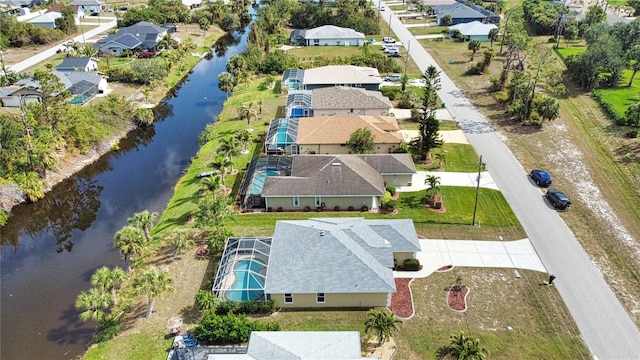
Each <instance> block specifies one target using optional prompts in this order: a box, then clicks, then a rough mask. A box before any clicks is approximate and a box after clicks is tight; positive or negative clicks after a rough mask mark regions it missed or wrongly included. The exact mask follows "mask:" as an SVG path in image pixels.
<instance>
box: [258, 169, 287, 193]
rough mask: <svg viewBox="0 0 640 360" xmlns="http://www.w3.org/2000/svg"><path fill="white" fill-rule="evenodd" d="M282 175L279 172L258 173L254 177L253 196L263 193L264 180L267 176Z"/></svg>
mask: <svg viewBox="0 0 640 360" xmlns="http://www.w3.org/2000/svg"><path fill="white" fill-rule="evenodd" d="M279 175H280V173H279V172H277V171H266V172H265V171H260V172H256V174H255V175H254V176H253V183H252V184H251V185H252V186H251V194H256V195H259V194H260V193H262V187H263V186H264V179H265V178H266V177H267V176H279Z"/></svg>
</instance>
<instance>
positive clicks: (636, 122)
mask: <svg viewBox="0 0 640 360" xmlns="http://www.w3.org/2000/svg"><path fill="white" fill-rule="evenodd" d="M624 114H625V116H626V117H627V124H628V125H632V126H635V127H638V126H640V102H635V103H633V104H631V105H630V106H629V107H628V108H627V110H626V111H625V113H624Z"/></svg>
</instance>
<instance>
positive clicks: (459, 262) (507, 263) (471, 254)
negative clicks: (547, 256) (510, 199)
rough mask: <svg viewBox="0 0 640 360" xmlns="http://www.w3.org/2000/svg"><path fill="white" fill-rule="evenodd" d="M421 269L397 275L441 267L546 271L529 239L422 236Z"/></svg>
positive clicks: (410, 275)
mask: <svg viewBox="0 0 640 360" xmlns="http://www.w3.org/2000/svg"><path fill="white" fill-rule="evenodd" d="M420 246H421V247H422V251H420V252H418V253H417V254H416V258H417V259H418V260H420V264H421V265H422V270H420V271H394V272H393V276H394V278H423V277H427V276H429V275H431V274H432V273H433V272H435V271H437V270H438V269H440V268H441V267H444V266H448V265H453V266H466V267H485V268H513V269H527V270H535V271H540V272H547V269H546V268H545V267H544V265H543V264H542V261H541V260H540V258H539V257H538V254H537V253H536V250H535V249H534V248H533V245H531V242H530V241H529V239H522V240H515V241H479V240H431V239H421V240H420Z"/></svg>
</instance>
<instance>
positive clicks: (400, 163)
mask: <svg viewBox="0 0 640 360" xmlns="http://www.w3.org/2000/svg"><path fill="white" fill-rule="evenodd" d="M359 157H360V158H361V159H362V160H363V161H364V162H366V163H367V164H369V165H370V166H371V167H372V168H374V169H376V170H377V171H378V172H380V173H381V174H415V172H416V167H415V164H414V163H413V159H412V158H411V155H410V154H367V155H359Z"/></svg>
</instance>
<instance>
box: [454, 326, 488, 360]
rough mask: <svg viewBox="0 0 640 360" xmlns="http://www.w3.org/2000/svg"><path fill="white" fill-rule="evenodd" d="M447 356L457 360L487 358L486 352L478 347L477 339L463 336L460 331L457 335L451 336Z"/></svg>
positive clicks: (478, 341)
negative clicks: (449, 355)
mask: <svg viewBox="0 0 640 360" xmlns="http://www.w3.org/2000/svg"><path fill="white" fill-rule="evenodd" d="M450 339H451V343H450V344H449V354H451V355H452V356H453V357H455V358H456V359H458V360H482V359H484V358H485V357H486V356H487V351H486V349H484V348H483V347H482V346H480V340H479V339H472V338H470V337H468V336H465V335H464V333H463V332H462V331H461V332H460V333H458V335H451V338H450Z"/></svg>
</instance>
